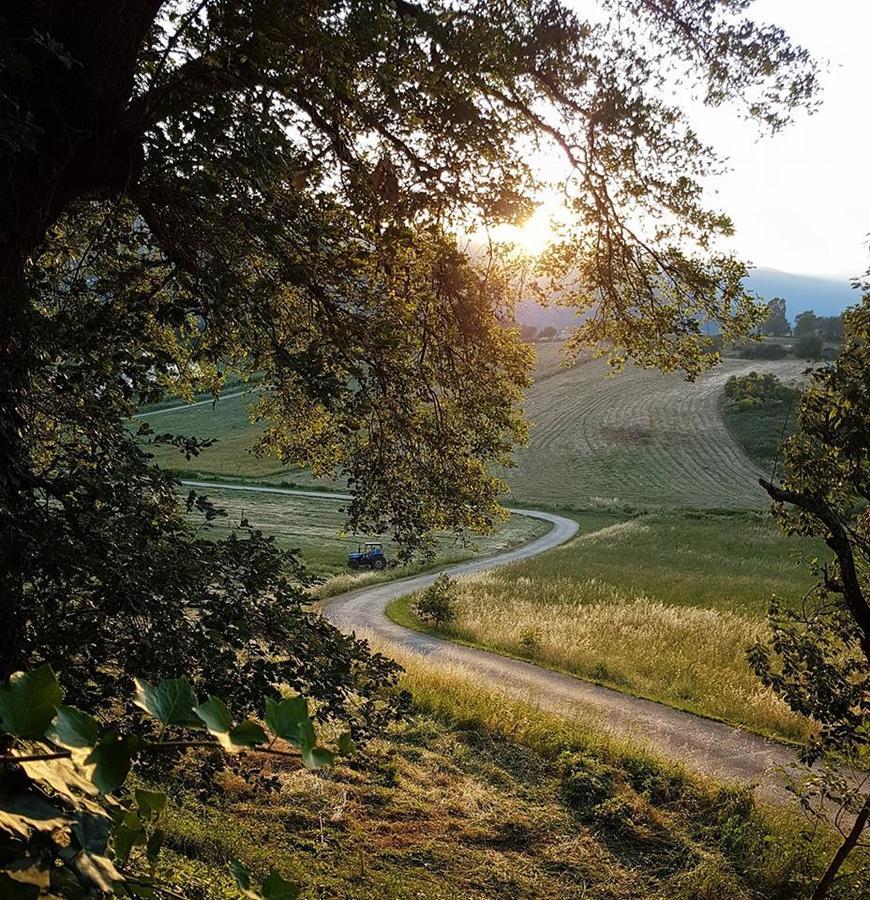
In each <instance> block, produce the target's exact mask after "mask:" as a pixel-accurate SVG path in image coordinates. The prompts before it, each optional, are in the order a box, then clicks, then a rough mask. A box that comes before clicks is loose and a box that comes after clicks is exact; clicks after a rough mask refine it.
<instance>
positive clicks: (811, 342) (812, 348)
mask: <svg viewBox="0 0 870 900" xmlns="http://www.w3.org/2000/svg"><path fill="white" fill-rule="evenodd" d="M823 349H824V342H823V341H822V339H821V338H820V337H819V336H818V335H817V334H803V335H801V336H800V337H799V338H798V339H797V340H796V341H795V342H794V355H795V356H796V357H798V359H806V360H816V359H821V358H822V350H823Z"/></svg>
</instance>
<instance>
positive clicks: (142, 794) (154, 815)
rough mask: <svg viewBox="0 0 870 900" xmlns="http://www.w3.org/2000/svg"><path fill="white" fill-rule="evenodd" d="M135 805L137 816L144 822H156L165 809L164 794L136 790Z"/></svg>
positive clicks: (140, 789) (161, 792)
mask: <svg viewBox="0 0 870 900" xmlns="http://www.w3.org/2000/svg"><path fill="white" fill-rule="evenodd" d="M136 805H137V806H138V807H139V815H140V816H141V817H142V818H143V819H145V820H146V821H153V822H156V821H157V819H159V818H160V815H161V813H162V812H163V810H164V809H166V794H164V793H163V791H146V790H144V789H143V788H136Z"/></svg>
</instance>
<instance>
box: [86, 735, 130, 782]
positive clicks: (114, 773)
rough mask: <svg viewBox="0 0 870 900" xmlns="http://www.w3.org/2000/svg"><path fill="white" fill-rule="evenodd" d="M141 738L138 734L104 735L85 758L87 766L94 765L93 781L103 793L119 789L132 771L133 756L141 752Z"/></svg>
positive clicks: (91, 775)
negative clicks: (123, 735)
mask: <svg viewBox="0 0 870 900" xmlns="http://www.w3.org/2000/svg"><path fill="white" fill-rule="evenodd" d="M139 744H140V740H139V738H138V737H137V736H136V735H127V736H126V737H120V736H119V735H117V734H114V733H110V734H107V735H104V736H103V737H102V738H101V739H100V742H99V743H98V744H97V745H96V747H94V749H93V750H92V751H91V752H90V754H89V755H88V756H87V758H86V759H85V765H86V766H93V771H92V772H91V773H90V778H91V781H92V782H93V783H94V784H95V785H96V786H97V788H99V790H100V793H102V794H111V793H112V791H114V790H117V789H118V788H119V787H120V786H121V785H122V784H123V783H124V780H125V779H126V778H127V775H128V774H129V772H130V764H131V763H132V761H133V757H134V756H135V755H136V753H138V752H139Z"/></svg>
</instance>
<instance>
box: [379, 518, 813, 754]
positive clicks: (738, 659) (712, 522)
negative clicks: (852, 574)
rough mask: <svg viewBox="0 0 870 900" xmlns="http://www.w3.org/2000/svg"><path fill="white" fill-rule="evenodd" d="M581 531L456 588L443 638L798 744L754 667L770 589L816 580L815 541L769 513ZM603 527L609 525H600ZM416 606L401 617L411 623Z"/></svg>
mask: <svg viewBox="0 0 870 900" xmlns="http://www.w3.org/2000/svg"><path fill="white" fill-rule="evenodd" d="M579 518H580V521H581V526H582V527H583V528H584V533H583V534H581V535H579V536H578V537H577V538H575V539H574V540H572V541H571V542H569V543H568V544H566V545H564V546H563V547H559V548H557V549H555V550H553V551H550V552H549V553H547V554H544V555H542V556H540V557H536V558H534V559H530V560H526V561H523V562H520V563H515V564H513V565H510V566H505V567H502V568H499V569H497V570H493V571H491V572H488V573H484V574H481V575H477V576H472V577H469V578H463V579H460V581H459V586H460V600H459V603H458V616H457V620H456V621H455V622H454V623H453V624H452V625H450V626H449V627H448V628H447V629H445V630H444V631H443V633H444V634H445V636H448V637H454V638H457V639H459V640H463V641H468V642H470V643H473V644H476V645H479V646H483V647H487V648H490V649H494V650H496V651H498V652H502V653H507V654H510V655H514V656H520V657H524V658H527V659H530V660H532V661H534V662H537V663H539V664H541V665H544V666H548V667H550V668H555V669H559V670H562V671H566V672H570V673H572V674H575V675H578V676H579V677H582V678H586V679H589V680H592V681H597V682H599V683H602V684H606V685H608V686H610V687H614V688H616V689H618V690H623V691H626V692H628V693H632V694H637V695H640V696H644V697H648V698H650V699H653V700H659V701H661V702H664V703H667V704H669V705H672V706H676V707H679V708H683V709H688V710H690V711H692V712H696V713H699V714H702V715H706V716H711V717H714V718H718V719H722V720H725V721H728V722H731V723H732V724H736V725H743V726H746V727H748V728H751V729H752V730H754V731H758V732H761V733H764V734H771V735H774V736H776V737H780V738H784V739H787V740H804V739H805V738H806V737H807V735H808V733H809V732H808V729H809V726H808V723H807V722H806V721H805V720H803V719H802V718H800V717H798V716H796V715H794V714H793V713H792V712H791V711H790V710H789V709H788V708H787V707H786V706H785V704H783V703H782V702H781V701H780V700H779V699H778V698H777V697H776V696H775V695H774V694H773V693H772V692H771V691H770V690H768V689H767V688H765V687H763V686H762V685H761V684H760V682H759V681H758V679H757V678H756V676H755V674H754V673H753V672H752V671H751V669H750V668H749V665H748V663H747V662H746V649H747V647H748V646H749V645H750V644H752V643H753V642H755V641H757V640H764V639H765V637H766V633H767V632H766V623H765V618H764V613H765V610H766V607H767V603H768V601H769V599H770V595H771V593H774V592H775V593H777V594H779V595H780V596H782V597H783V598H784V599H785V600H786V601H788V600H789V599H791V600H796V599H797V598H799V597H800V596H802V595H803V593H804V592H805V590H806V588H807V587H808V585H809V584H810V583H811V580H812V579H811V575H810V574H809V572H808V570H807V569H806V567H805V564H804V563H805V560H806V557H807V556H808V555H810V554H814V553H816V552H818V550H819V548H818V547H816V546H815V545H813V544H811V543H810V542H803V541H801V540H799V539H790V540H789V539H785V538H783V537H781V536H780V535H779V534H778V533H777V531H776V529H775V526H774V525H773V523H772V522H771V521H770V520H769V518H768V517H766V516H764V515H762V514H760V513H758V514H756V513H741V514H731V515H728V514H714V513H697V514H692V513H686V512H683V513H676V512H674V513H660V514H655V515H647V516H642V517H637V518H634V519H630V520H627V521H619V520H618V519H616V518H615V517H612V518H611V521H610V522H609V523H608V522H607V518H606V517H604V516H602V515H601V514H598V515H597V516H596V517H595V519H594V520H591V521H589V520H585V519H584V517H583V516H582V515H581V516H580V517H579ZM593 528H598V529H599V530H595V531H593V530H591V529H593ZM411 604H412V600H410V599H408V598H405V599H404V600H402V601H398V603H397V604H395V605H394V607H393V608H391V610H390V611H389V612H390V615H391V616H392V617H394V618H396V620H397V621H400V622H403V623H405V624H407V623H409V622H410V624H416V625H417V626H418V627H419V623H418V622H415V621H414V618H413V614H412V612H411Z"/></svg>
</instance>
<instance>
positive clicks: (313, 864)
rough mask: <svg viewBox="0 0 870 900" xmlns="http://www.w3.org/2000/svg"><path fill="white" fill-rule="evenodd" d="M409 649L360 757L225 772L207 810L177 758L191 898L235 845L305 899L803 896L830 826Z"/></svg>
mask: <svg viewBox="0 0 870 900" xmlns="http://www.w3.org/2000/svg"><path fill="white" fill-rule="evenodd" d="M403 662H405V661H404V660H403ZM407 662H408V672H407V674H406V676H405V680H404V686H405V687H407V688H409V689H410V690H411V691H412V693H413V695H414V698H415V708H414V710H413V712H412V714H411V715H410V717H409V718H408V719H407V720H406V721H405V722H404V723H403V724H401V725H399V726H397V727H395V728H394V729H393V730H392V731H391V732H390V733H388V734H386V735H384V736H383V737H381V738H380V739H378V740H377V741H375V742H373V743H372V744H370V745H369V747H368V748H367V749H366V751H365V753H364V754H363V756H362V757H361V758H359V759H357V760H356V761H354V762H351V763H347V764H344V765H341V766H337V767H336V768H335V769H333V770H330V771H328V772H323V773H319V774H317V775H315V776H311V775H307V774H305V773H303V772H301V771H299V770H298V769H296V768H293V767H290V766H288V765H287V764H285V763H277V764H273V765H272V767H271V768H270V769H268V770H267V771H266V772H265V773H264V774H263V775H261V776H260V778H259V779H258V780H257V779H253V778H252V773H250V772H249V771H246V770H245V769H244V768H237V769H236V770H234V771H226V770H225V771H222V772H219V773H218V774H217V775H215V776H214V779H215V781H217V783H218V784H219V786H220V788H221V791H220V793H219V796H221V797H223V798H224V799H222V800H219V801H217V802H215V801H212V802H211V804H210V805H209V806H208V807H203V806H202V805H201V804H200V802H199V801H198V799H197V798H196V796H195V795H194V793H193V791H192V788H191V787H190V786H191V785H192V782H193V776H192V772H191V767H190V764H189V763H185V764H184V765H183V766H182V767H181V769H180V772H179V775H178V778H179V780H180V781H181V782H183V783H187V784H188V785H189V788H188V790H189V794H188V797H189V799H188V801H187V803H186V804H184V805H183V806H182V807H181V808H180V810H179V811H177V812H176V813H175V814H174V817H173V818H172V819H171V820H170V822H169V824H168V834H167V848H168V851H169V855H170V857H171V859H172V863H173V865H175V866H182V867H184V870H185V871H186V872H187V875H188V879H189V887H188V890H187V896H189V897H191V898H218V897H229V896H236V895H234V894H233V893H232V891H231V888H230V880H229V877H228V876H226V875H224V874H223V871H222V869H221V868H220V862H221V861H222V860H223V859H225V858H226V857H227V855H235V856H237V857H238V858H240V859H241V860H242V862H244V863H245V864H247V865H248V866H250V867H251V869H252V870H253V871H254V872H262V871H266V870H267V869H269V868H271V867H277V868H278V869H279V870H280V871H281V872H282V873H283V875H284V876H285V877H287V878H290V879H292V880H294V881H296V882H297V883H298V884H299V885H300V886H301V888H302V896H303V897H304V898H313V897H343V898H344V897H346V898H369V897H378V898H383V900H389V898H411V897H427V898H429V897H432V898H457V897H463V898H466V897H467V898H484V897H488V898H491V897H511V898H581V897H583V898H602V900H604V898H607V900H623V898H624V900H628V898H636V897H643V898H652V900H655V898H661V900H664V898H668V900H681V898H683V900H689V898H692V900H705V898H706V900H714V898H715V900H750V898H765V900H787V898H795V900H796V898H800V897H805V896H807V894H808V886H809V885H810V884H811V883H812V879H813V878H814V877H815V876H816V875H817V873H818V871H819V869H820V867H821V866H822V865H823V862H824V859H825V857H826V854H827V853H828V852H829V851H830V848H829V847H828V846H827V842H826V840H825V839H824V838H821V837H819V838H817V839H816V840H815V841H814V842H813V843H811V844H808V843H806V842H805V841H804V840H803V839H802V838H801V836H800V833H799V832H800V826H799V824H798V823H797V822H796V821H792V820H789V819H787V818H786V817H784V816H782V815H776V816H775V815H774V814H772V813H770V812H766V811H763V810H761V809H759V808H758V807H756V806H755V805H754V803H753V801H752V799H751V797H750V796H749V794H748V793H747V792H745V791H743V790H737V789H724V788H721V787H717V786H715V785H712V784H707V783H700V782H698V781H696V780H693V779H692V778H690V777H688V776H687V775H686V774H685V773H684V772H683V771H681V770H680V769H678V768H675V767H670V766H665V765H662V764H660V763H659V762H657V761H656V760H654V759H652V758H650V757H648V756H646V755H644V754H642V753H640V752H638V751H636V750H633V749H631V748H630V747H628V746H626V745H622V744H617V743H614V742H612V741H609V740H608V739H607V738H605V737H603V736H602V735H601V733H600V732H599V733H598V734H597V735H596V734H595V733H594V732H592V731H587V730H586V729H585V728H583V727H582V726H579V725H577V724H574V723H572V722H570V721H568V720H566V719H561V718H557V717H555V716H553V715H550V714H547V713H544V712H542V711H540V710H538V709H537V708H535V707H533V706H531V705H529V704H528V703H525V702H523V701H521V700H510V699H505V698H504V697H502V696H500V695H496V694H493V693H490V692H487V691H485V690H481V689H478V688H475V687H474V686H472V685H471V684H470V683H469V682H468V681H467V679H466V678H465V677H464V676H463V675H462V673H461V672H450V671H439V670H434V671H427V670H424V669H423V668H422V667H420V666H418V665H414V664H413V663H411V661H407ZM206 780H208V779H206ZM859 863H860V860H856V865H857V864H859ZM866 886H867V885H866V883H859V882H857V881H852V882H850V883H848V884H846V883H844V884H843V885H841V886H840V888H839V889H838V890H839V892H838V894H837V895H836V896H837V897H838V898H841V900H847V898H848V900H857V898H859V897H860V896H862V894H861V891H862V890H863V889H864V888H866Z"/></svg>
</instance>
